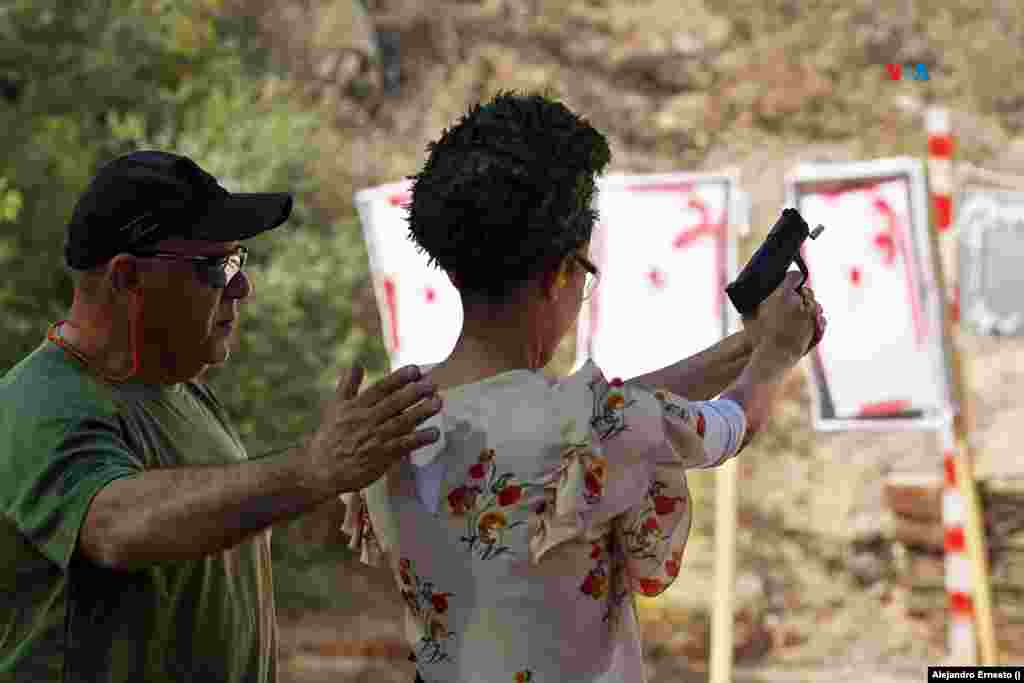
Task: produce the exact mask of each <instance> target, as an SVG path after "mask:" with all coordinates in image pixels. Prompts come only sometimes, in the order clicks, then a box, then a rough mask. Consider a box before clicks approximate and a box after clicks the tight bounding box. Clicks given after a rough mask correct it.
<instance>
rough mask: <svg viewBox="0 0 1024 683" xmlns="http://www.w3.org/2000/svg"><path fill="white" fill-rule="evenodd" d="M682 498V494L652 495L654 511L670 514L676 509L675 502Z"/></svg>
mask: <svg viewBox="0 0 1024 683" xmlns="http://www.w3.org/2000/svg"><path fill="white" fill-rule="evenodd" d="M681 500H683V497H682V496H675V497H672V498H669V497H668V496H655V497H654V511H655V512H656V513H658V514H659V515H670V514H672V513H673V512H675V511H676V503H677V502H679V501H681Z"/></svg>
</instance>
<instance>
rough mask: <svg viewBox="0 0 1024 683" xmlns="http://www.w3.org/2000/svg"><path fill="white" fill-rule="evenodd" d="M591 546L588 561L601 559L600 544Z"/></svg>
mask: <svg viewBox="0 0 1024 683" xmlns="http://www.w3.org/2000/svg"><path fill="white" fill-rule="evenodd" d="M591 546H592V547H591V550H590V559H592V560H596V559H597V558H599V557H601V544H600V543H592V544H591Z"/></svg>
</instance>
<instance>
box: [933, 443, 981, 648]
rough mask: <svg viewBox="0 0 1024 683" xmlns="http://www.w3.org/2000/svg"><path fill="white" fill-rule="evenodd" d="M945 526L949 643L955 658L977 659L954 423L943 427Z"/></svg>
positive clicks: (947, 642) (965, 518)
mask: <svg viewBox="0 0 1024 683" xmlns="http://www.w3.org/2000/svg"><path fill="white" fill-rule="evenodd" d="M941 438H942V465H943V469H944V470H945V476H944V477H943V486H942V527H943V538H944V547H945V553H946V558H945V560H946V562H945V564H946V598H947V601H948V602H947V620H946V628H947V631H946V644H947V647H948V648H949V654H950V657H951V658H952V660H953V662H954V663H956V664H960V665H973V664H977V662H978V651H977V647H976V644H977V637H976V633H975V628H974V599H973V598H972V597H971V596H972V594H973V592H974V591H973V587H972V584H971V572H972V569H971V562H970V559H969V558H968V557H967V543H966V538H967V534H966V532H965V529H966V526H967V505H965V503H964V498H963V495H962V494H961V493H960V485H959V482H958V481H957V478H956V470H957V467H956V448H957V444H956V438H955V435H954V434H953V428H952V425H947V426H944V427H943V428H942V434H941Z"/></svg>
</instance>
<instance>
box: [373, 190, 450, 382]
mask: <svg viewBox="0 0 1024 683" xmlns="http://www.w3.org/2000/svg"><path fill="white" fill-rule="evenodd" d="M410 189H411V182H410V181H403V182H400V183H392V184H388V185H381V186H378V187H374V188H369V189H366V190H362V191H360V192H357V193H356V195H355V199H356V208H357V210H358V212H359V218H360V221H361V223H362V226H363V235H364V237H365V238H366V245H367V251H368V252H369V257H370V272H371V277H372V278H373V289H374V292H375V294H376V297H377V310H378V311H379V312H380V317H381V327H382V331H383V333H384V346H385V348H387V351H388V356H389V358H390V360H391V367H392V369H397V368H400V367H402V366H405V365H408V364H410V363H414V364H417V365H429V364H432V363H439V362H441V361H442V360H444V359H445V358H447V357H448V354H449V353H451V351H452V349H453V348H454V347H455V342H456V341H457V340H458V338H459V331H460V330H461V329H462V299H461V297H460V296H459V292H458V290H457V289H455V287H454V286H453V285H452V283H451V281H450V280H449V279H448V276H447V275H446V274H445V273H444V271H443V270H441V269H440V268H438V267H431V266H429V265H428V263H429V260H430V259H429V257H428V256H427V254H426V253H422V254H421V253H419V252H418V251H417V248H416V245H415V243H414V242H412V241H411V240H410V239H409V238H408V235H409V224H408V222H407V220H406V219H407V216H408V212H407V211H406V209H405V206H406V205H407V204H408V202H409V200H410V194H409V192H410Z"/></svg>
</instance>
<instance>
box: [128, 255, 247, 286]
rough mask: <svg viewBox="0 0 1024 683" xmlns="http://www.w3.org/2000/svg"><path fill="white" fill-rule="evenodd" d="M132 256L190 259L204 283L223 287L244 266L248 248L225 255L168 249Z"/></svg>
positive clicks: (176, 259) (174, 259)
mask: <svg viewBox="0 0 1024 683" xmlns="http://www.w3.org/2000/svg"><path fill="white" fill-rule="evenodd" d="M128 253H130V254H132V255H133V256H141V257H143V258H160V259H167V260H169V261H192V263H193V265H195V268H196V273H198V274H199V279H200V280H202V281H203V283H204V284H206V285H208V286H210V287H213V288H215V289H223V288H225V287H227V286H228V285H229V284H231V280H232V279H233V278H234V277H235V275H237V274H238V273H240V272H242V269H243V268H245V262H246V260H247V259H248V257H249V250H248V249H246V248H245V247H243V246H239V247H238V248H237V249H236V250H235V251H234V253H231V254H227V255H225V256H192V255H190V254H175V253H173V252H169V251H132V252H128Z"/></svg>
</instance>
